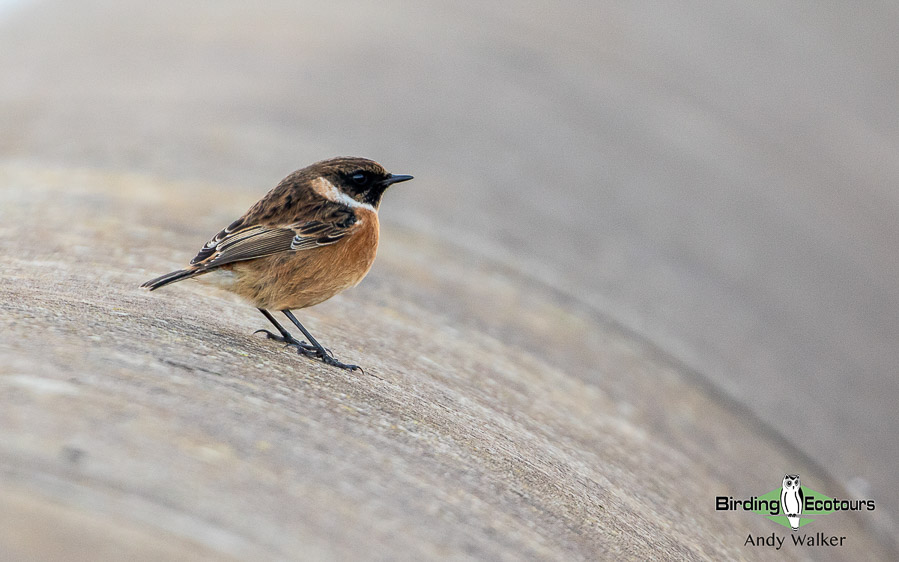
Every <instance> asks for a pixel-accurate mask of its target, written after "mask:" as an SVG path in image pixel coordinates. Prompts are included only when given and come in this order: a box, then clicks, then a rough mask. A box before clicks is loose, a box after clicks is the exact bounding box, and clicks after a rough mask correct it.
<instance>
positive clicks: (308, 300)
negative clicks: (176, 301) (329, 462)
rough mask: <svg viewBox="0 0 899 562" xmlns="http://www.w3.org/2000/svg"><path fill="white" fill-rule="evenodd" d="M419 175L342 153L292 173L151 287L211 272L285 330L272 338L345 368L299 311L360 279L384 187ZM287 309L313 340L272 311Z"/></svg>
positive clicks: (371, 253)
mask: <svg viewBox="0 0 899 562" xmlns="http://www.w3.org/2000/svg"><path fill="white" fill-rule="evenodd" d="M411 179H412V176H402V175H394V174H390V173H388V172H387V170H385V169H384V168H383V167H381V165H380V164H378V163H377V162H373V161H371V160H367V159H365V158H351V157H340V158H331V159H330V160H323V161H321V162H316V163H315V164H312V165H311V166H307V167H306V168H303V169H302V170H297V171H296V172H294V173H292V174H290V175H289V176H287V177H286V178H284V179H283V180H281V183H279V184H278V186H277V187H275V188H274V189H273V190H271V191H269V192H268V194H266V196H265V197H263V198H262V199H260V200H259V201H258V202H257V203H256V204H255V205H253V206H252V207H251V208H250V210H249V211H247V212H246V213H244V215H243V216H242V217H240V218H239V219H237V220H236V221H234V222H232V223H231V224H230V225H228V226H227V228H225V229H224V230H222V231H221V232H219V233H218V234H216V235H215V236H214V237H213V238H212V240H210V241H209V242H207V243H206V245H205V246H203V248H202V249H201V250H200V253H198V254H197V255H196V257H194V259H192V260H190V265H189V266H188V267H186V268H185V269H179V270H178V271H173V272H171V273H167V274H166V275H163V276H161V277H157V278H156V279H151V280H150V281H147V282H146V283H144V284H143V285H141V287H147V288H149V289H150V290H151V291H152V290H154V289H158V288H159V287H162V286H164V285H168V284H169V283H174V282H175V281H181V280H182V279H190V278H191V277H197V276H198V275H208V276H209V277H207V279H209V280H210V281H213V282H214V283H215V284H217V285H218V286H220V287H222V288H224V289H227V290H229V291H232V292H234V293H237V294H238V295H240V296H241V297H243V298H245V299H247V300H248V301H250V302H251V303H252V304H253V305H254V306H255V307H256V308H258V309H259V312H261V313H262V314H263V315H265V317H266V318H268V320H269V321H270V322H271V323H272V324H274V325H275V328H277V329H278V332H279V333H280V334H281V335H280V336H278V335H275V334H273V333H272V332H270V331H268V330H257V333H258V332H264V333H265V334H266V335H267V336H268V337H269V338H270V339H274V340H277V341H280V342H284V343H287V344H288V345H291V346H293V347H296V348H297V351H298V352H299V353H301V354H303V355H306V356H308V357H314V358H317V359H320V360H321V361H323V362H325V363H327V364H328V365H334V366H335V367H340V368H342V369H359V367H358V366H357V365H348V364H345V363H341V362H340V361H337V360H336V359H334V357H333V356H332V355H331V354H330V353H329V352H328V351H327V350H326V349H325V348H324V347H322V345H321V344H320V343H318V342H317V341H316V340H315V338H313V337H312V334H310V333H309V331H308V330H306V328H304V327H303V325H302V324H300V322H299V321H298V320H297V319H296V317H295V316H294V315H293V313H292V312H291V310H293V309H298V308H306V307H308V306H313V305H316V304H318V303H320V302H323V301H326V300H328V299H329V298H331V297H333V296H334V295H336V294H337V293H339V292H341V291H343V290H344V289H347V288H349V287H353V286H355V285H357V284H358V283H359V282H360V281H362V278H363V277H365V275H366V274H367V273H368V270H369V269H371V265H372V262H373V261H374V259H375V253H376V252H377V249H378V206H379V205H380V203H381V196H382V195H384V191H385V190H386V189H387V188H388V187H390V185H392V184H394V183H398V182H401V181H407V180H411ZM270 310H280V311H281V312H283V313H284V315H285V316H287V318H288V319H289V320H290V321H291V322H293V324H294V325H295V326H296V327H297V328H299V330H300V331H301V332H302V333H303V335H304V336H305V337H306V338H307V339H308V340H309V343H306V342H305V341H301V340H298V339H296V338H294V337H293V336H292V335H291V334H290V332H288V331H287V330H285V329H284V328H283V327H282V326H281V325H280V324H279V323H278V322H277V320H275V318H274V316H272V314H271V312H269V311H270Z"/></svg>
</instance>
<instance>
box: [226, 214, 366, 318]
mask: <svg viewBox="0 0 899 562" xmlns="http://www.w3.org/2000/svg"><path fill="white" fill-rule="evenodd" d="M356 217H357V222H356V224H355V225H354V226H353V227H352V232H351V233H350V234H348V235H346V236H344V237H343V238H342V239H341V240H340V241H338V242H336V243H334V244H331V245H328V246H320V247H318V248H313V249H309V250H300V251H296V252H283V253H280V254H275V255H272V256H266V257H264V258H259V259H255V260H250V261H246V262H237V263H235V264H233V268H232V271H233V272H234V273H235V282H234V285H233V286H232V287H231V290H232V291H233V292H235V293H237V294H239V295H240V296H242V297H244V298H246V299H247V300H249V301H250V302H252V303H253V305H254V306H256V307H258V308H265V309H271V310H285V309H298V308H306V307H308V306H313V305H316V304H318V303H320V302H323V301H326V300H328V299H329V298H331V297H333V296H334V295H336V294H337V293H339V292H341V291H343V290H344V289H347V288H349V287H353V286H355V285H356V284H358V283H359V282H360V281H362V279H363V278H364V277H365V275H366V274H367V273H368V271H369V269H371V265H372V263H373V262H374V261H375V254H376V253H377V251H378V230H379V225H378V214H377V213H376V212H373V211H370V210H368V209H357V210H356Z"/></svg>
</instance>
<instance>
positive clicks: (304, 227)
mask: <svg viewBox="0 0 899 562" xmlns="http://www.w3.org/2000/svg"><path fill="white" fill-rule="evenodd" d="M353 224H355V221H352V222H348V221H346V220H343V221H341V222H340V223H339V224H338V223H333V222H332V223H328V222H322V221H308V222H304V223H299V224H293V225H289V226H282V227H271V226H250V227H246V228H242V229H240V230H236V231H234V232H228V233H225V231H222V232H221V233H219V234H218V235H216V237H215V238H213V239H212V240H210V241H209V242H208V243H207V244H206V245H205V246H203V248H202V249H201V250H200V252H199V253H198V254H197V255H196V257H194V259H192V260H191V262H190V263H191V265H194V266H199V267H201V268H203V269H209V268H213V267H218V266H221V265H225V264H228V263H234V262H237V261H246V260H252V259H256V258H261V257H265V256H270V255H272V254H276V253H278V252H287V251H300V250H308V249H311V248H317V247H319V246H326V245H328V244H334V243H335V242H338V241H339V240H341V239H342V238H343V237H344V236H346V235H347V234H348V233H349V231H350V230H351V228H352V225H353Z"/></svg>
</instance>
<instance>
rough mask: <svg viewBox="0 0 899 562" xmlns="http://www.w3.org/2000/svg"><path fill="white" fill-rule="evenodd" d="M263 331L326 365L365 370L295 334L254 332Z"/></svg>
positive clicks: (270, 337) (350, 369)
mask: <svg viewBox="0 0 899 562" xmlns="http://www.w3.org/2000/svg"><path fill="white" fill-rule="evenodd" d="M260 332H262V333H263V334H265V337H266V338H268V339H270V340H275V341H279V342H281V343H284V344H286V345H288V346H290V347H294V348H296V350H297V353H299V354H300V355H305V356H306V357H311V358H313V359H318V360H320V361H321V362H322V363H324V364H325V365H331V366H332V367H338V368H340V369H346V370H348V371H362V372H363V373H364V372H365V371H364V370H363V369H362V367H360V366H359V365H350V364H348V363H341V362H340V361H338V360H337V359H334V354H333V353H332V352H331V350H330V349H328V348H326V347H323V348H318V347H316V346H314V345H311V344H308V343H306V342H305V341H302V340H298V339H296V338H295V337H293V336H286V337H285V336H279V335H278V334H274V333H272V332H269V331H268V330H256V331H255V332H253V333H254V334H258V333H260Z"/></svg>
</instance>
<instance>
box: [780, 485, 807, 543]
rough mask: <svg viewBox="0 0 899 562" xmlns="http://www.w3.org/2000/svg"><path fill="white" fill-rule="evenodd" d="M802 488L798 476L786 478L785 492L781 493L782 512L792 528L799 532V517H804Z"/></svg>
mask: <svg viewBox="0 0 899 562" xmlns="http://www.w3.org/2000/svg"><path fill="white" fill-rule="evenodd" d="M802 503H803V496H802V487H801V486H800V485H799V475H798V474H787V475H786V476H784V483H783V490H781V491H780V510H781V512H783V514H784V515H786V516H787V520H789V522H790V528H792V529H793V530H794V531H798V530H799V516H800V515H802Z"/></svg>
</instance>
